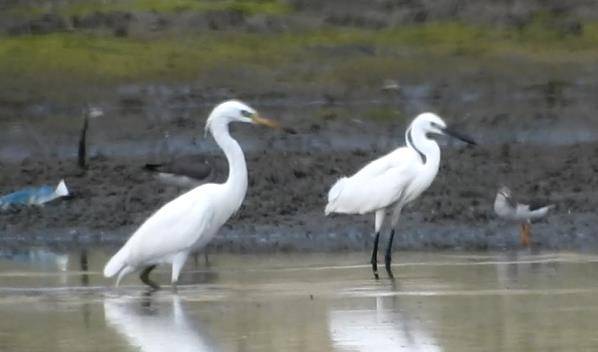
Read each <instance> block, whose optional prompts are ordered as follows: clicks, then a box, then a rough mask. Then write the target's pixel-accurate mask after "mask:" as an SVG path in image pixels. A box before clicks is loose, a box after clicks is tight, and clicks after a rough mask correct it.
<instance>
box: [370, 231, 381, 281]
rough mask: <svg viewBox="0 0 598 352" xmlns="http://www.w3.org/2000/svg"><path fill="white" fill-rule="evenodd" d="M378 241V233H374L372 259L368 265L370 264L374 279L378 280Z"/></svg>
mask: <svg viewBox="0 0 598 352" xmlns="http://www.w3.org/2000/svg"><path fill="white" fill-rule="evenodd" d="M379 239H380V232H376V237H375V238H374V250H373V251H372V259H371V260H370V263H371V264H372V272H373V273H374V278H375V279H376V280H378V279H379V278H380V277H379V276H378V240H379Z"/></svg>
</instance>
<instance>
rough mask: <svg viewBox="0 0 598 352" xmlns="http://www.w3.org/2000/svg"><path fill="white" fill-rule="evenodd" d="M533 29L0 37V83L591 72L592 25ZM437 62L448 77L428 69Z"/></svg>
mask: <svg viewBox="0 0 598 352" xmlns="http://www.w3.org/2000/svg"><path fill="white" fill-rule="evenodd" d="M139 1H149V0H139ZM187 1H190V0H184V1H183V2H187ZM176 2H177V1H174V2H173V3H176ZM254 2H255V3H257V2H256V1H253V2H251V3H254ZM265 3H269V2H265ZM535 25H536V24H532V25H530V28H528V29H525V28H524V29H520V30H516V29H498V28H487V27H475V26H466V25H463V24H459V23H435V24H427V25H423V26H405V27H399V28H394V29H387V30H379V31H374V30H365V29H344V28H327V29H320V30H314V31H307V32H302V33H279V34H263V33H262V34H258V33H232V32H231V33H226V32H205V33H202V34H193V35H188V36H181V35H179V36H177V37H168V35H163V36H162V37H160V36H158V37H155V38H151V39H150V38H136V37H126V38H117V37H114V36H110V35H100V34H93V35H92V34H82V33H55V34H50V35H44V36H16V37H4V38H0V75H2V77H3V82H4V83H3V84H4V87H3V88H4V89H9V88H10V86H11V85H17V84H19V85H22V86H25V87H31V89H41V88H40V87H44V84H47V86H46V88H47V87H48V86H49V87H54V86H56V87H60V86H68V83H69V82H72V83H73V84H75V85H76V84H77V83H78V82H85V83H88V84H89V83H91V84H103V83H105V84H118V83H122V82H136V83H143V82H144V81H167V82H168V81H186V82H188V81H197V80H201V81H204V80H205V81H208V82H209V83H210V84H217V83H221V84H222V85H228V86H230V85H231V84H232V83H234V86H235V87H241V88H242V87H243V85H246V86H256V85H258V84H262V85H264V86H266V85H267V84H268V83H269V82H283V83H287V84H293V85H297V86H300V85H305V86H306V87H307V86H326V87H334V88H337V87H341V89H359V88H369V87H377V88H379V87H381V85H382V82H383V81H384V80H385V79H387V78H392V79H398V80H401V78H402V75H403V74H404V73H409V74H413V73H414V72H415V73H417V72H427V73H428V74H429V73H430V72H433V71H434V70H435V69H438V70H446V69H447V67H448V66H449V65H450V62H451V60H453V59H454V58H459V60H461V59H463V58H467V59H468V60H469V61H472V62H483V61H484V60H485V61H487V62H489V61H496V60H500V59H501V58H502V57H505V56H510V55H517V56H518V57H520V58H522V59H525V60H528V61H529V62H531V63H535V62H549V63H558V62H561V61H566V62H570V61H575V60H582V59H583V60H592V62H593V60H594V58H595V57H596V55H598V24H594V23H591V24H586V25H585V26H584V28H583V31H582V32H581V33H580V34H578V35H557V34H555V31H556V32H558V31H557V30H553V29H550V28H548V29H546V31H547V32H546V33H544V32H542V31H538V30H536V29H533V28H532V27H533V26H535ZM538 25H540V24H538ZM545 27H546V26H545ZM551 31H553V32H551ZM362 47H365V48H366V50H362V49H361V48H362ZM580 58H581V59H580ZM442 61H445V62H446V66H447V67H439V68H436V67H433V66H434V65H437V63H439V62H442ZM448 69H450V68H448ZM260 77H267V78H268V80H269V81H267V80H260ZM42 83H43V84H42ZM372 114H373V115H375V116H379V117H381V118H384V117H383V115H384V114H383V113H381V112H373V113H372ZM375 116H374V118H375Z"/></svg>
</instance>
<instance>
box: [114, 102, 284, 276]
mask: <svg viewBox="0 0 598 352" xmlns="http://www.w3.org/2000/svg"><path fill="white" fill-rule="evenodd" d="M234 121H239V122H249V123H258V124H263V125H268V126H270V127H276V125H275V124H274V123H273V122H271V121H269V120H267V119H264V118H261V117H260V116H259V115H258V114H257V113H256V112H255V110H253V109H252V108H250V107H249V106H247V105H245V104H243V103H241V102H239V101H234V100H231V101H227V102H224V103H221V104H220V105H218V106H217V107H216V108H214V110H213V111H212V113H211V114H210V116H209V118H208V120H207V123H206V130H208V131H209V132H210V133H211V134H212V136H213V137H214V139H215V140H216V143H217V144H218V146H219V147H220V148H221V149H222V150H223V151H224V154H225V155H226V158H227V160H228V163H229V175H228V179H227V181H226V182H225V183H222V184H214V183H210V184H204V185H201V186H198V187H196V188H194V189H192V190H190V191H189V192H187V193H184V194H183V195H181V196H179V197H178V198H176V199H174V200H172V201H170V202H168V203H166V204H165V205H164V206H163V207H162V208H160V209H159V210H158V211H157V212H156V213H155V214H153V215H152V216H151V217H149V218H148V219H147V220H146V221H145V222H144V223H143V224H142V225H141V226H140V227H139V229H138V230H137V231H135V233H134V234H133V235H132V236H131V238H129V240H128V241H127V242H126V243H125V245H124V246H123V247H122V248H121V249H120V250H119V251H118V252H117V253H116V254H115V255H114V256H113V257H112V259H110V261H108V263H107V264H106V267H105V268H104V276H106V277H112V276H114V275H117V274H118V279H117V282H116V284H117V285H118V283H119V282H120V280H121V278H122V277H123V276H124V275H126V274H128V273H131V272H133V271H136V270H140V269H143V272H142V274H141V276H140V277H141V280H142V281H143V282H144V283H146V284H148V285H149V286H151V287H153V288H158V285H156V284H155V283H154V282H152V281H151V280H149V278H148V275H149V272H150V271H151V270H153V268H154V267H155V266H156V265H158V264H164V263H167V264H171V265H172V278H171V281H172V283H173V285H174V284H176V282H177V280H178V277H179V274H180V271H181V269H182V268H183V265H184V264H185V260H186V259H187V256H188V255H189V253H190V252H191V251H196V250H198V249H201V248H202V247H204V246H205V245H206V244H207V243H208V242H209V241H210V240H211V239H212V238H213V237H214V235H215V234H216V233H217V231H218V230H219V229H220V227H221V226H222V225H223V224H224V223H225V222H226V221H227V220H228V219H229V218H230V217H231V216H232V215H233V214H234V213H235V212H236V211H237V210H238V209H239V207H240V206H241V203H242V202H243V199H244V198H245V193H246V191H247V167H246V164H245V157H244V155H243V151H242V150H241V147H240V146H239V144H238V143H237V142H236V141H235V140H234V139H233V138H232V137H231V136H230V134H229V131H228V124H229V123H230V122H234Z"/></svg>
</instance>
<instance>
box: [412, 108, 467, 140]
mask: <svg viewBox="0 0 598 352" xmlns="http://www.w3.org/2000/svg"><path fill="white" fill-rule="evenodd" d="M411 127H412V128H417V129H420V130H421V131H423V132H424V133H425V134H428V133H432V134H444V135H447V136H451V137H454V138H457V139H460V140H462V141H463V142H465V143H468V144H474V145H475V144H476V142H475V141H474V140H473V139H472V138H470V137H468V136H466V135H464V134H462V133H460V132H457V131H455V130H453V129H451V128H448V127H447V126H446V123H445V122H444V120H442V119H441V118H440V116H438V115H436V114H434V113H431V112H425V113H423V114H419V115H418V116H417V117H416V118H415V119H414V120H413V122H412V123H411Z"/></svg>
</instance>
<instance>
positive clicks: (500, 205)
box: [494, 186, 554, 246]
mask: <svg viewBox="0 0 598 352" xmlns="http://www.w3.org/2000/svg"><path fill="white" fill-rule="evenodd" d="M552 208H554V205H553V204H546V202H530V204H523V203H518V202H517V201H515V200H514V199H513V194H512V193H511V190H510V189H509V188H508V187H506V186H503V187H501V188H500V189H499V190H498V192H497V193H496V199H495V200H494V212H495V213H496V215H498V216H499V217H501V218H503V219H506V220H509V221H515V222H518V223H520V224H521V244H522V245H524V246H529V244H530V237H531V221H532V220H533V219H540V218H543V217H545V216H546V215H547V214H548V211H549V210H550V209H552Z"/></svg>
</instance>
